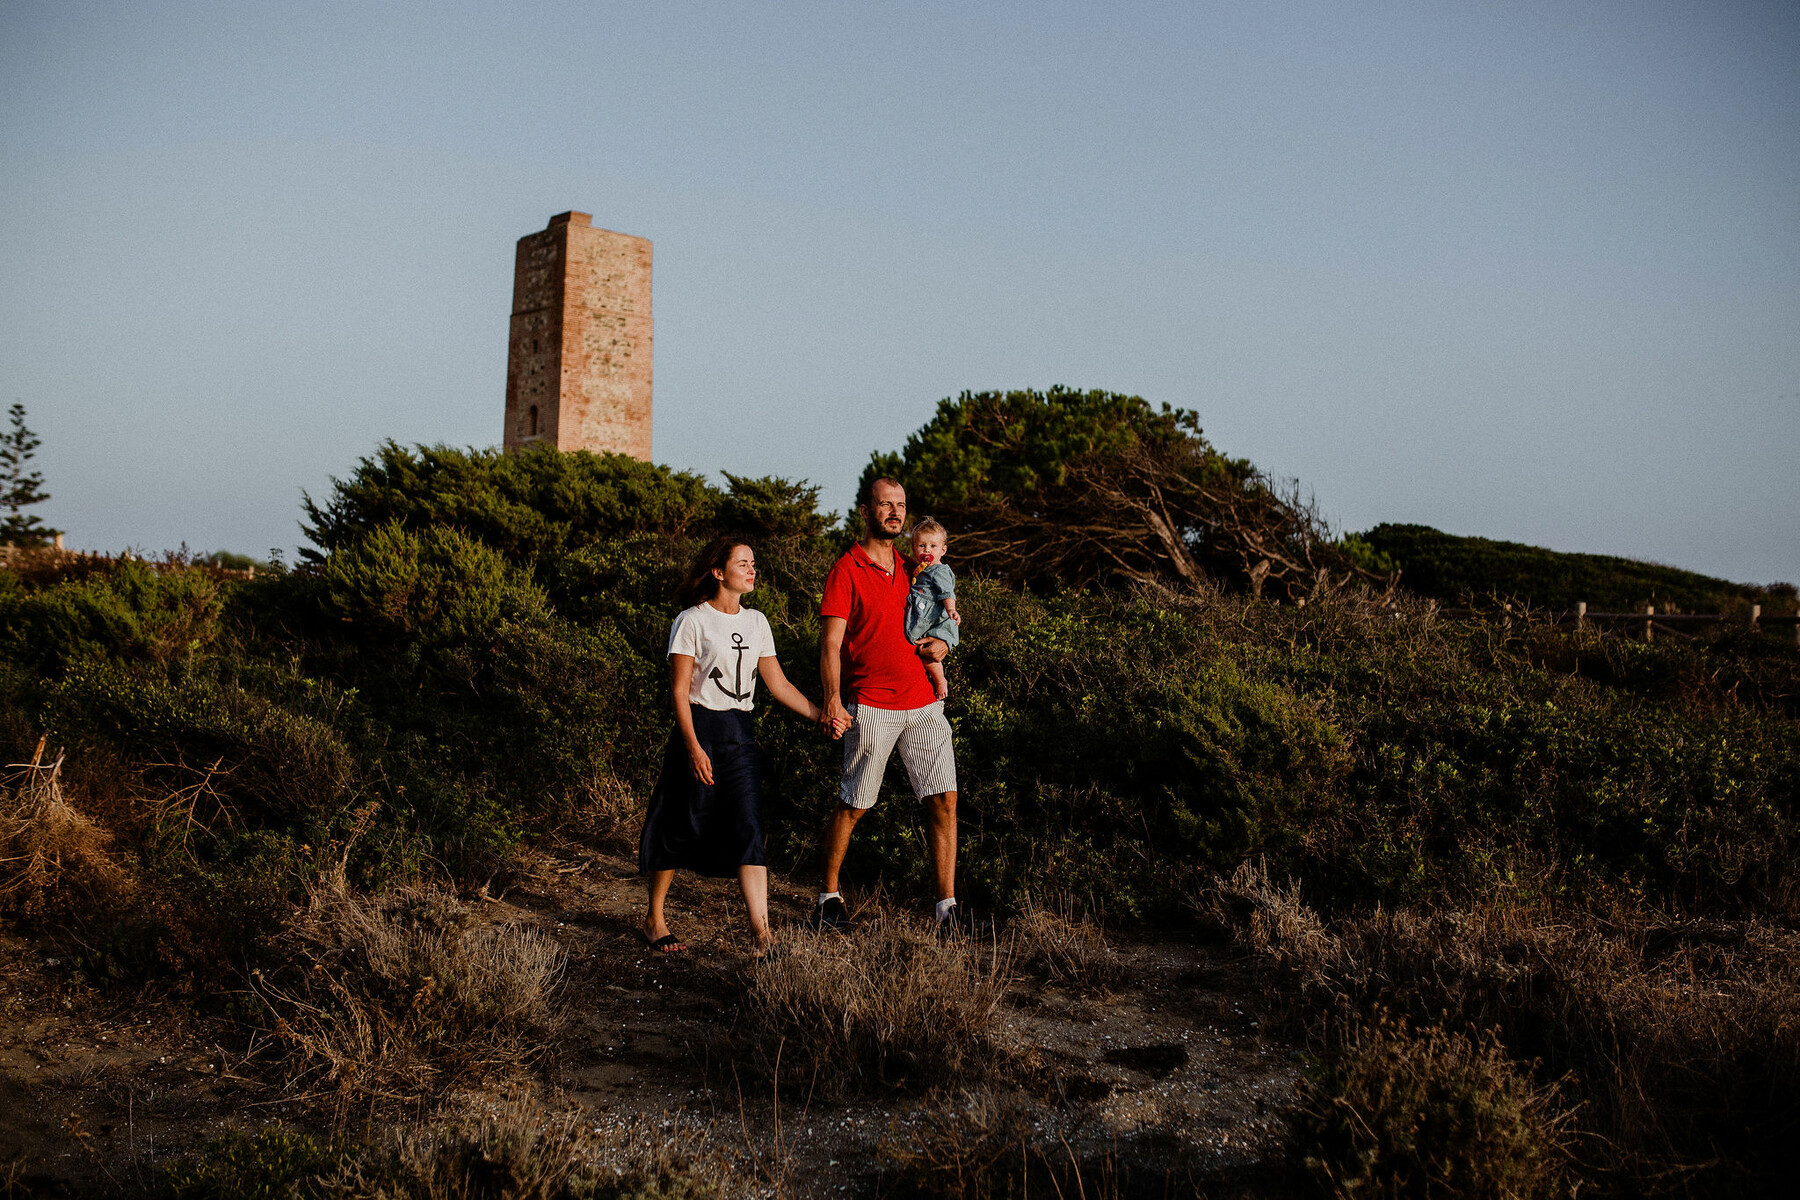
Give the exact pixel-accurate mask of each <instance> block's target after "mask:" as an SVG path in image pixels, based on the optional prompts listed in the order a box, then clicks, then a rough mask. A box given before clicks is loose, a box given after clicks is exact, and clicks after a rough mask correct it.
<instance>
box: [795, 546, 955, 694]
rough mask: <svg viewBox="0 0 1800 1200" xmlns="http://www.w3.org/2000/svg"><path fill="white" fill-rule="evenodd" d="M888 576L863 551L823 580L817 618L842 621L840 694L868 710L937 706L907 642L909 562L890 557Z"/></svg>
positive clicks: (836, 565)
mask: <svg viewBox="0 0 1800 1200" xmlns="http://www.w3.org/2000/svg"><path fill="white" fill-rule="evenodd" d="M894 562H895V565H896V567H897V568H898V569H897V570H895V571H894V572H893V574H891V575H890V574H889V573H888V572H886V571H884V570H882V569H881V568H880V567H878V566H876V565H875V560H874V559H872V558H870V557H869V552H868V551H866V550H864V549H863V548H862V546H860V545H856V546H852V547H850V550H849V552H848V553H847V554H845V555H844V556H843V557H842V558H840V559H838V560H837V562H836V563H834V564H832V567H831V574H829V575H827V576H826V577H825V598H824V599H823V600H822V601H820V603H819V615H820V616H822V617H842V618H844V623H845V624H844V649H843V653H842V655H841V657H840V660H839V661H840V662H841V663H842V665H843V683H844V690H845V691H846V692H848V693H849V694H850V695H851V696H853V697H854V698H855V700H856V702H857V703H858V704H867V705H868V706H869V707H871V708H924V707H925V706H926V705H927V704H935V703H936V702H937V692H936V691H935V690H934V689H933V688H932V686H931V677H930V676H928V675H926V674H925V664H924V663H923V662H921V661H920V660H919V652H918V651H917V650H915V649H914V648H913V646H912V643H910V642H908V641H907V640H906V594H907V592H909V591H911V590H912V576H911V566H912V564H911V560H910V559H907V558H905V557H904V556H902V555H901V554H900V552H899V551H897V550H896V551H895V552H894Z"/></svg>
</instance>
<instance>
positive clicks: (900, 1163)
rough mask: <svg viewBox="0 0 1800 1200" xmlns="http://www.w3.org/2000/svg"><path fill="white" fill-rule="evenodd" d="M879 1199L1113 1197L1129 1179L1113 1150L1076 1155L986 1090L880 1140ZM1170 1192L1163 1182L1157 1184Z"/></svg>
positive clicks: (1022, 1112) (1019, 1108)
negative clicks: (1088, 1156) (1082, 1156)
mask: <svg viewBox="0 0 1800 1200" xmlns="http://www.w3.org/2000/svg"><path fill="white" fill-rule="evenodd" d="M880 1152H881V1158H882V1160H883V1163H884V1169H883V1171H882V1172H881V1175H880V1177H879V1178H878V1180H877V1184H876V1189H875V1191H876V1195H877V1196H878V1197H880V1198H881V1200H899V1198H901V1197H907V1198H916V1200H1028V1198H1029V1197H1030V1196H1031V1194H1032V1193H1033V1192H1036V1193H1037V1194H1038V1195H1039V1196H1047V1197H1051V1198H1053V1200H1054V1198H1055V1197H1062V1198H1063V1200H1119V1198H1120V1197H1122V1196H1125V1195H1127V1194H1129V1189H1128V1186H1127V1185H1128V1182H1129V1181H1128V1179H1127V1178H1126V1176H1125V1175H1124V1174H1123V1173H1122V1172H1121V1170H1120V1169H1119V1165H1118V1163H1117V1162H1116V1161H1115V1160H1114V1159H1113V1157H1112V1156H1110V1155H1108V1156H1104V1157H1101V1158H1100V1159H1098V1160H1091V1161H1086V1162H1084V1161H1082V1160H1081V1159H1080V1158H1079V1157H1078V1156H1077V1155H1076V1153H1075V1151H1074V1149H1073V1148H1072V1147H1071V1146H1070V1145H1069V1143H1068V1142H1067V1141H1064V1140H1063V1139H1062V1138H1061V1137H1058V1136H1054V1135H1052V1136H1049V1137H1046V1135H1045V1134H1044V1133H1043V1132H1042V1131H1040V1130H1039V1129H1038V1128H1037V1127H1036V1126H1035V1125H1034V1123H1033V1119H1032V1114H1031V1111H1030V1110H1029V1109H1027V1108H1025V1107H1022V1106H1020V1105H1018V1104H1008V1103H1005V1102H1002V1101H999V1100H996V1099H995V1098H994V1097H993V1096H991V1095H988V1094H985V1093H966V1094H964V1095H963V1096H962V1097H961V1098H960V1101H959V1102H958V1103H957V1104H956V1105H955V1106H954V1107H945V1108H936V1109H933V1110H931V1111H930V1112H926V1113H923V1114H921V1116H920V1119H919V1121H918V1123H916V1124H915V1125H913V1126H912V1127H911V1128H910V1129H908V1130H905V1131H904V1132H902V1131H900V1130H896V1131H894V1132H893V1133H890V1134H889V1135H888V1137H887V1138H886V1139H885V1140H883V1142H882V1144H881V1151H880ZM1157 1191H1158V1193H1159V1194H1163V1195H1168V1194H1170V1189H1167V1188H1166V1187H1165V1188H1163V1189H1158V1190H1157Z"/></svg>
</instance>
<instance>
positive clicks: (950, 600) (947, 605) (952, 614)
mask: <svg viewBox="0 0 1800 1200" xmlns="http://www.w3.org/2000/svg"><path fill="white" fill-rule="evenodd" d="M944 615H945V616H946V617H949V618H950V619H951V620H952V621H955V622H956V623H957V624H958V625H961V624H962V614H961V613H959V612H957V611H956V598H955V597H953V596H946V597H945V598H944Z"/></svg>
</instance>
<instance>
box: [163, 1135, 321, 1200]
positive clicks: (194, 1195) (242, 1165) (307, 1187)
mask: <svg viewBox="0 0 1800 1200" xmlns="http://www.w3.org/2000/svg"><path fill="white" fill-rule="evenodd" d="M347 1157H348V1152H347V1151H346V1150H345V1149H343V1148H341V1147H338V1146H334V1145H332V1144H330V1143H326V1142H320V1141H318V1140H317V1139H315V1138H313V1137H311V1136H310V1135H308V1134H304V1133H296V1132H294V1131H292V1130H287V1129H282V1128H281V1127H279V1126H275V1125H270V1126H266V1127H264V1128H262V1129H258V1130H254V1131H246V1130H239V1129H233V1130H230V1131H228V1132H226V1133H222V1134H220V1135H219V1136H218V1137H215V1138H213V1139H211V1140H210V1141H208V1142H207V1143H206V1145H204V1146H202V1147H201V1148H200V1149H199V1150H197V1151H195V1152H194V1153H193V1154H190V1155H187V1156H184V1157H183V1158H181V1159H179V1160H177V1161H176V1162H174V1163H172V1164H170V1165H168V1166H165V1167H163V1168H162V1169H161V1171H160V1172H158V1176H159V1178H158V1179H157V1186H156V1188H155V1189H154V1191H153V1194H154V1195H156V1196H159V1197H166V1198H167V1200H294V1198H297V1197H319V1196H323V1195H325V1194H326V1193H325V1191H324V1190H323V1188H322V1186H321V1185H322V1184H323V1182H324V1177H325V1176H326V1175H328V1174H330V1173H332V1172H333V1171H335V1170H336V1168H338V1167H339V1166H340V1165H342V1164H343V1163H344V1162H345V1161H346V1159H347Z"/></svg>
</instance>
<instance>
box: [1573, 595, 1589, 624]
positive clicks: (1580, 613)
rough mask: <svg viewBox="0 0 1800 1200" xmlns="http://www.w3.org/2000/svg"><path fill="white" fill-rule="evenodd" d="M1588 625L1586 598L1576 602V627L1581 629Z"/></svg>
mask: <svg viewBox="0 0 1800 1200" xmlns="http://www.w3.org/2000/svg"><path fill="white" fill-rule="evenodd" d="M1586 625H1587V601H1586V600H1577V601H1576V602H1575V628H1577V629H1581V628H1583V627H1584V626H1586Z"/></svg>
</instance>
